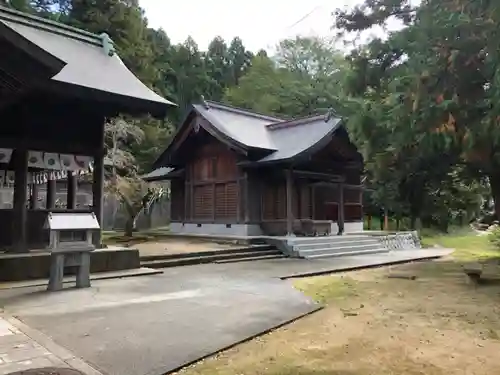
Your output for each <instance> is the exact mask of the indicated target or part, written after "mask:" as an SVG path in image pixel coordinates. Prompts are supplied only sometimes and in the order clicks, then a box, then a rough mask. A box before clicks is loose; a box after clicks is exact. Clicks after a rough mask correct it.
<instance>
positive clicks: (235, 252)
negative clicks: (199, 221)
mask: <svg viewBox="0 0 500 375" xmlns="http://www.w3.org/2000/svg"><path fill="white" fill-rule="evenodd" d="M284 257H285V255H284V254H283V253H282V252H281V251H279V250H278V249H277V248H276V247H275V246H273V245H268V244H263V245H248V246H245V247H241V248H236V249H221V250H211V251H203V252H195V253H185V254H161V255H149V256H142V257H141V267H148V268H168V267H177V266H187V265H195V264H204V263H236V262H249V261H255V260H270V259H279V258H284Z"/></svg>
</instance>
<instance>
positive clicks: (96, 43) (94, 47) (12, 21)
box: [0, 6, 175, 117]
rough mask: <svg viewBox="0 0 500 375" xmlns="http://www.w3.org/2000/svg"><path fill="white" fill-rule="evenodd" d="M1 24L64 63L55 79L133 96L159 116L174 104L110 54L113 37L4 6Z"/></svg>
mask: <svg viewBox="0 0 500 375" xmlns="http://www.w3.org/2000/svg"><path fill="white" fill-rule="evenodd" d="M0 24H2V25H3V26H4V27H7V28H8V29H9V30H11V31H13V32H14V33H16V34H17V36H18V37H21V38H22V39H23V40H25V41H26V42H29V43H30V44H31V45H32V46H34V47H36V48H38V49H39V50H40V51H42V52H44V53H45V54H46V56H47V57H51V58H53V59H54V60H58V61H59V62H60V63H61V65H60V69H58V71H57V73H56V74H55V75H54V76H53V77H51V78H50V80H51V81H53V82H59V83H64V84H70V85H74V86H79V87H82V88H87V89H93V90H98V91H101V92H103V93H107V94H111V95H114V96H121V97H125V98H129V99H133V100H134V102H133V104H134V106H137V107H138V108H144V109H145V112H150V111H149V110H151V112H154V113H152V114H153V115H158V116H160V117H164V115H165V114H166V109H167V108H168V107H169V106H172V105H175V104H174V103H172V102H170V101H168V100H166V99H164V98H162V97H161V96H160V95H158V94H156V93H155V92H154V91H152V90H150V89H149V88H148V87H147V86H146V85H144V84H143V83H142V82H141V81H140V80H139V79H138V78H137V77H136V76H135V75H134V74H133V73H132V72H131V71H130V70H129V69H128V68H127V67H126V66H125V65H124V64H123V62H122V60H121V59H120V58H119V57H118V55H117V54H116V53H114V54H113V55H112V56H110V55H108V53H107V52H106V45H111V46H112V41H109V42H105V41H104V38H103V37H101V36H99V35H95V34H92V33H89V32H86V31H83V30H79V29H76V28H73V27H70V26H66V25H63V24H60V23H57V22H53V21H50V20H45V19H42V18H39V17H35V16H31V15H27V14H24V13H21V12H17V11H14V10H12V9H9V8H5V7H2V6H0ZM141 103H143V104H141Z"/></svg>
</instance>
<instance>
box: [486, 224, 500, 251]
mask: <svg viewBox="0 0 500 375" xmlns="http://www.w3.org/2000/svg"><path fill="white" fill-rule="evenodd" d="M488 239H489V240H490V243H491V244H492V245H493V246H494V247H495V249H500V227H498V226H497V227H496V228H495V229H494V230H493V231H492V232H491V233H490V235H489V236H488Z"/></svg>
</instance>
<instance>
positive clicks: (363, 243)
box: [293, 240, 381, 251]
mask: <svg viewBox="0 0 500 375" xmlns="http://www.w3.org/2000/svg"><path fill="white" fill-rule="evenodd" d="M380 245H381V243H380V242H378V241H376V240H375V241H373V240H367V241H351V242H337V241H333V242H318V243H314V244H312V243H311V244H307V245H294V246H293V249H294V250H295V251H303V250H314V249H323V248H329V249H347V248H358V247H370V246H376V247H379V246H380Z"/></svg>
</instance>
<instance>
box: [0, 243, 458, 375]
mask: <svg viewBox="0 0 500 375" xmlns="http://www.w3.org/2000/svg"><path fill="white" fill-rule="evenodd" d="M450 252H451V251H446V250H442V249H432V250H417V251H413V250H412V251H399V252H393V253H390V254H379V255H366V256H364V255H359V256H352V257H342V258H331V259H328V260H321V261H320V260H316V261H307V260H292V259H282V260H268V261H258V262H244V263H232V264H207V265H200V266H190V267H178V268H170V269H164V273H163V274H161V275H154V276H144V277H140V278H131V279H122V280H106V281H104V280H102V281H96V282H94V283H93V287H92V288H91V289H87V290H74V289H73V290H68V291H63V292H59V293H52V294H47V293H46V292H45V291H44V290H43V288H22V289H11V290H3V291H0V305H1V306H3V307H4V309H5V312H6V313H7V314H10V315H15V316H17V317H19V319H21V320H22V321H23V322H24V323H26V324H27V325H29V326H30V327H32V328H34V329H36V330H39V331H41V332H42V333H43V334H45V335H47V336H50V337H51V338H52V339H53V340H54V341H55V342H57V343H58V344H59V345H62V346H64V347H65V348H67V349H69V350H70V351H71V352H72V353H75V354H76V355H77V356H79V357H81V358H83V359H84V360H85V362H87V363H89V364H90V365H91V366H93V367H95V368H96V369H98V370H99V371H101V372H102V373H104V374H108V375H146V374H147V375H159V374H164V373H166V372H168V371H171V370H174V369H176V368H179V367H181V366H183V365H185V364H187V363H190V362H193V361H196V360H197V359H199V358H201V357H204V356H207V355H210V354H211V353H213V352H216V351H218V350H221V349H223V348H225V347H228V346H231V345H233V344H235V343H238V342H240V341H242V340H245V339H248V338H249V337H252V336H254V335H257V334H260V333H262V332H263V331H266V330H269V329H272V328H274V327H276V326H279V325H281V324H284V323H286V322H288V321H290V320H293V319H296V318H297V317H300V316H302V315H304V314H308V313H310V312H313V311H315V310H317V309H318V308H319V306H317V305H316V304H314V303H313V302H312V301H311V300H310V299H309V298H307V297H305V296H304V295H302V294H301V293H300V292H298V291H296V290H295V289H293V288H292V286H291V281H287V280H285V281H283V280H281V279H280V278H283V277H290V276H297V275H300V274H312V273H323V272H327V271H334V270H343V269H352V268H356V267H366V266H373V265H381V264H388V263H395V262H402V261H409V260H417V259H424V258H432V257H437V256H442V255H446V254H448V253H450ZM0 343H1V342H0Z"/></svg>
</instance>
